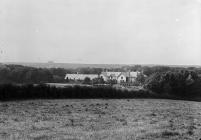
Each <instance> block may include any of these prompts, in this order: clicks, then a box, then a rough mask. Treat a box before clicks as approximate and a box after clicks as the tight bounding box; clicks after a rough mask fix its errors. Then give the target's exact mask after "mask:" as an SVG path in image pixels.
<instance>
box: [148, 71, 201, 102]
mask: <svg viewBox="0 0 201 140" xmlns="http://www.w3.org/2000/svg"><path fill="white" fill-rule="evenodd" d="M200 81H201V80H200V78H199V77H198V75H197V74H196V73H195V72H193V71H177V72H164V73H155V74H153V75H151V76H150V77H149V78H148V79H147V80H146V84H145V87H146V88H148V89H150V90H152V91H154V92H156V93H158V94H168V95H173V96H178V97H183V98H186V97H198V96H199V97H200V96H201V82H200Z"/></svg>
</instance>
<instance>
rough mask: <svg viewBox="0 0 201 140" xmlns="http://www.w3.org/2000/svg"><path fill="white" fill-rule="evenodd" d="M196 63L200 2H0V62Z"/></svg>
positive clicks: (200, 48)
mask: <svg viewBox="0 0 201 140" xmlns="http://www.w3.org/2000/svg"><path fill="white" fill-rule="evenodd" d="M49 60H53V61H55V62H66V63H121V64H123V63H125V64H136V63H137V64H188V65H189V64H190V65H195V64H197V65H201V0H0V61H1V62H2V61H3V62H5V61H12V62H13V61H21V62H47V61H49Z"/></svg>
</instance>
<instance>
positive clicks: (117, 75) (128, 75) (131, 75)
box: [100, 71, 141, 83]
mask: <svg viewBox="0 0 201 140" xmlns="http://www.w3.org/2000/svg"><path fill="white" fill-rule="evenodd" d="M139 74H141V72H139V71H136V72H134V71H132V72H130V71H129V72H102V73H101V75H100V77H102V78H103V80H104V81H108V80H116V81H117V83H134V82H135V81H136V78H137V76H138V75H139Z"/></svg>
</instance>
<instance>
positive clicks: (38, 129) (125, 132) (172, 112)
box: [0, 99, 201, 140]
mask: <svg viewBox="0 0 201 140" xmlns="http://www.w3.org/2000/svg"><path fill="white" fill-rule="evenodd" d="M199 138H201V103H199V102H188V101H173V100H156V99H155V100H152V99H132V100H92V99H91V100H34V101H13V102H1V103H0V139H20V140H21V139H31V140H32V139H35V140H43V139H48V140H49V139H61V140H64V139H66V140H67V139H68V140H70V139H94V140H98V139H108V140H109V139H118V140H121V139H131V140H132V139H140V140H141V139H153V140H155V139H158V140H160V139H193V140H194V139H199Z"/></svg>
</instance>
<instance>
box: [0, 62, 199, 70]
mask: <svg viewBox="0 0 201 140" xmlns="http://www.w3.org/2000/svg"><path fill="white" fill-rule="evenodd" d="M2 64H15V65H22V66H30V67H36V68H65V69H76V68H86V67H89V68H108V69H110V68H121V67H123V66H134V65H141V66H149V67H154V66H168V67H181V68H188V67H195V68H201V66H199V65H158V64H80V63H54V62H48V63H27V62H7V63H2ZM2 64H1V63H0V67H1V66H2Z"/></svg>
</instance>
